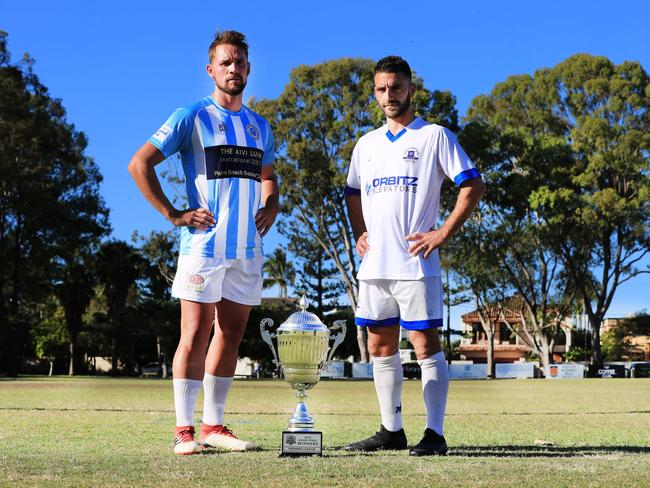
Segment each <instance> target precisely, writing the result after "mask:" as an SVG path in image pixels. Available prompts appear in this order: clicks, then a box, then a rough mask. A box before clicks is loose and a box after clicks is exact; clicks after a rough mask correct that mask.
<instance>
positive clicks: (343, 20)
mask: <svg viewBox="0 0 650 488" xmlns="http://www.w3.org/2000/svg"><path fill="white" fill-rule="evenodd" d="M0 12H1V13H0V29H2V30H5V31H7V32H8V33H9V49H10V51H11V52H12V54H13V59H14V60H17V59H19V58H20V57H21V56H22V54H23V53H25V52H28V53H29V54H30V55H31V56H32V57H33V58H34V59H35V60H36V65H35V71H36V73H37V74H38V76H39V77H40V79H41V81H42V82H43V83H44V84H45V85H46V86H47V87H48V88H49V90H50V93H51V95H52V96H54V97H57V98H61V99H62V100H63V105H64V106H65V108H66V110H67V112H68V119H69V121H71V122H72V123H74V124H75V126H76V128H77V129H79V130H81V131H83V132H85V133H86V134H87V135H88V138H89V141H90V143H89V147H88V150H87V153H88V154H89V155H90V156H92V157H93V158H94V159H95V160H96V161H97V163H98V165H99V167H100V169H101V171H102V174H103V175H104V182H103V184H102V195H103V196H104V198H105V200H106V202H107V204H108V206H109V208H110V209H111V223H112V226H113V235H114V237H116V238H119V239H125V240H129V238H130V235H131V233H132V232H133V231H134V230H138V231H139V232H141V233H145V234H146V233H148V232H149V231H150V230H153V229H166V228H168V224H167V222H166V221H165V220H164V219H163V218H162V217H161V216H160V215H159V214H157V213H156V212H155V211H154V210H153V209H152V208H150V207H149V206H148V204H147V202H146V201H145V200H144V199H143V198H142V197H141V196H140V195H139V193H138V191H137V189H136V187H135V185H134V184H133V183H132V182H131V180H130V177H129V176H128V173H127V172H126V165H127V164H128V161H129V159H130V157H131V156H132V154H133V153H134V152H135V151H136V150H137V149H138V147H139V146H140V145H141V144H142V143H143V142H144V141H146V139H147V138H148V137H149V136H150V135H151V134H152V133H153V132H155V131H156V129H157V128H158V127H159V126H160V125H161V124H162V123H163V122H164V121H165V119H166V118H167V116H168V115H169V114H170V113H171V112H172V111H173V110H174V109H175V108H176V107H179V106H182V105H186V104H188V103H190V102H192V101H194V100H196V99H198V98H200V97H202V96H204V95H206V94H209V93H210V92H211V91H212V85H211V82H210V80H209V78H208V77H207V75H206V74H205V64H206V62H207V54H206V52H207V46H208V45H209V43H210V41H211V39H212V35H213V34H214V32H215V31H216V30H217V29H236V30H241V31H242V32H244V33H245V34H246V35H247V37H248V40H249V43H250V61H251V65H252V72H251V77H250V78H249V84H248V87H247V89H246V92H245V99H248V98H250V97H252V96H255V97H257V98H275V97H277V96H278V95H279V94H280V93H281V92H282V89H283V87H284V85H285V84H286V83H287V81H288V77H289V72H290V70H291V68H292V67H295V66H298V65H301V64H315V63H319V62H322V61H326V60H330V59H336V58H340V57H367V58H372V59H378V58H380V57H382V56H385V55H387V54H399V55H401V56H403V57H404V58H406V59H407V60H408V61H409V63H410V64H411V66H412V67H413V68H414V69H415V71H416V72H417V74H418V75H420V76H421V77H422V78H424V81H425V85H426V86H427V87H428V88H430V89H441V90H442V89H448V90H451V91H452V92H453V93H454V95H455V96H456V97H457V99H458V105H457V108H458V111H459V113H460V114H461V115H462V114H464V112H465V110H466V109H467V107H468V106H469V104H470V102H471V100H472V98H473V97H474V96H476V95H479V94H482V93H487V92H489V91H490V90H491V89H492V87H493V86H494V84H495V83H497V82H499V81H503V80H504V79H505V78H507V77H508V76H509V75H512V74H521V73H533V72H534V71H535V70H536V69H537V68H540V67H545V66H552V65H555V64H557V63H558V62H560V61H562V60H563V59H565V58H566V57H568V56H570V55H571V54H574V53H577V52H586V53H590V54H595V55H603V56H607V57H609V58H610V59H611V60H612V61H614V62H615V63H620V62H622V61H625V60H635V61H639V62H641V64H642V65H643V66H644V67H645V69H646V70H650V44H649V43H648V37H647V33H648V28H647V26H648V25H650V2H644V1H628V2H620V3H617V4H612V3H611V2H603V1H598V0H596V1H594V0H592V1H571V2H567V1H563V2H560V1H547V2H522V1H506V0H504V1H496V0H493V1H491V2H486V1H472V2H460V1H459V2H453V4H452V2H439V1H422V2H389V1H383V0H376V1H372V2H368V1H353V0H347V1H339V0H332V1H328V2H282V1H276V2H262V1H258V0H249V1H243V2H216V1H208V0H203V1H199V0H186V1H183V2H172V1H168V0H159V1H156V2H152V1H137V0H136V1H133V0H131V1H121V0H117V1H110V2H97V1H91V0H85V1H81V0H61V1H58V2H52V1H30V0H13V1H10V0H0ZM278 242H279V238H278V236H277V234H275V233H274V232H272V233H271V234H270V236H269V238H268V239H266V242H265V248H266V251H267V254H268V253H269V252H270V251H271V250H272V249H273V248H274V247H275V246H276V245H277V243H278ZM649 262H650V260H646V261H645V263H646V265H647V264H648V263H649ZM648 289H650V278H648V277H647V275H645V276H643V277H640V278H637V279H635V280H632V281H631V282H629V283H627V284H625V285H623V286H622V287H621V289H620V290H619V292H618V294H617V296H616V298H615V299H614V302H613V304H612V306H611V307H610V312H609V314H608V315H609V316H621V315H625V314H628V313H631V312H634V311H638V310H641V309H644V308H650V304H649V303H648V302H649V301H650V300H649V299H648V297H649V296H650V293H648ZM470 309H471V306H470V305H467V306H460V307H455V308H454V310H453V311H452V312H453V313H452V323H456V322H457V320H458V315H459V314H460V313H465V312H467V311H470ZM454 326H455V324H454Z"/></svg>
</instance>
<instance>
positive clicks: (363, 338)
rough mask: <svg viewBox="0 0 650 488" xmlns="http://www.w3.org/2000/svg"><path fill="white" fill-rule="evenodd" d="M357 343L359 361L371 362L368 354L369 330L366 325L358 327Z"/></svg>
mask: <svg viewBox="0 0 650 488" xmlns="http://www.w3.org/2000/svg"><path fill="white" fill-rule="evenodd" d="M357 344H358V345H359V357H360V359H359V361H361V362H362V363H368V362H370V355H369V354H368V330H367V329H366V328H365V327H357Z"/></svg>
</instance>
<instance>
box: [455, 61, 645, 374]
mask: <svg viewBox="0 0 650 488" xmlns="http://www.w3.org/2000/svg"><path fill="white" fill-rule="evenodd" d="M649 103H650V81H649V79H648V75H647V74H646V72H645V71H644V70H643V68H642V67H641V66H640V65H639V64H638V63H633V62H625V63H622V64H621V65H618V66H616V65H614V64H613V63H612V62H611V61H609V60H608V59H606V58H603V57H595V56H589V55H586V54H579V55H575V56H572V57H570V58H568V59H567V60H565V61H564V62H562V63H560V64H559V65H557V66H556V67H554V68H550V69H548V68H545V69H540V70H538V71H537V72H536V73H535V75H534V76H527V75H522V76H512V77H510V78H508V79H507V80H506V81H505V82H503V83H499V84H497V86H495V88H494V90H493V91H492V93H491V94H490V95H488V96H480V97H477V98H476V99H474V101H473V102H472V107H471V108H470V110H469V112H468V120H469V121H470V122H471V124H470V130H469V131H470V132H472V131H473V132H474V133H477V132H481V131H482V132H483V133H484V134H490V135H491V136H492V141H493V142H492V144H490V145H489V148H490V150H491V156H493V157H492V158H491V159H492V161H491V162H492V163H495V162H498V164H496V166H495V167H496V168H499V170H500V171H501V173H502V175H503V177H502V178H500V179H499V180H497V181H495V183H498V185H499V186H498V188H496V191H497V192H500V195H497V196H498V197H499V198H500V200H501V204H500V207H499V209H500V210H499V212H500V213H499V215H501V216H503V218H504V219H505V218H509V217H510V215H511V214H512V215H515V216H516V215H517V214H513V212H514V210H515V209H517V208H521V207H523V208H525V209H526V213H525V214H519V218H520V219H524V218H525V219H526V220H522V222H526V221H527V222H528V223H529V224H532V225H534V226H535V229H537V232H535V233H529V232H528V231H526V232H525V233H524V234H523V237H525V238H526V239H529V244H530V245H534V246H536V249H537V251H535V252H536V253H537V255H538V256H539V258H540V261H539V262H540V264H543V263H546V264H545V265H546V266H547V267H548V269H555V270H557V271H558V272H559V274H557V275H556V276H557V277H561V278H562V280H563V281H564V282H565V283H563V284H558V286H556V287H550V288H549V290H553V289H555V290H556V291H557V292H558V296H559V297H562V296H563V297H565V298H567V296H568V295H567V293H569V294H573V293H575V295H576V296H577V298H578V299H579V301H580V302H582V304H583V305H584V307H585V311H586V313H587V315H588V316H589V321H590V323H591V328H592V331H593V362H594V363H596V364H600V363H601V362H602V357H601V352H600V337H599V330H600V323H601V322H602V320H603V318H604V316H605V313H606V312H607V310H608V309H609V306H610V304H611V301H612V299H613V297H614V294H615V292H616V290H617V288H618V286H619V285H620V284H622V283H624V282H626V281H628V280H630V279H632V278H633V277H635V276H637V275H639V274H640V273H647V272H650V269H647V268H646V269H638V268H637V265H638V263H639V262H640V261H641V260H642V259H643V258H644V257H645V256H646V255H647V253H648V250H649V249H650V237H649V233H648V218H647V216H648V213H649V210H650V198H649V196H650V172H649V171H648V158H649V157H650V153H649V151H648V149H649V148H650V132H649V131H648V130H647V128H648V126H649V125H650V112H649V111H648V105H649ZM476 129H479V130H478V131H477V130H476ZM482 139H483V140H485V137H482ZM490 150H488V151H486V153H489V152H490ZM507 202H510V203H509V204H508V203H507ZM504 208H505V209H508V210H509V212H510V213H508V212H505V211H504ZM522 230H525V229H523V228H522ZM504 238H505V239H509V236H504ZM524 244H525V242H524ZM526 247H527V248H528V245H527V244H526ZM542 253H544V258H543V260H542ZM537 269H539V268H537ZM513 271H516V270H514V269H513ZM561 288H565V292H563V291H562V289H561ZM569 289H571V292H568V290H569ZM560 302H561V304H560V305H558V304H556V305H558V306H564V305H566V303H565V302H564V300H560V301H559V302H558V303H560Z"/></svg>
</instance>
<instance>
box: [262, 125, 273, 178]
mask: <svg viewBox="0 0 650 488" xmlns="http://www.w3.org/2000/svg"><path fill="white" fill-rule="evenodd" d="M274 161H275V139H274V138H273V131H272V130H271V124H269V123H268V122H266V141H265V142H264V156H262V167H264V166H268V165H269V164H273V162H274Z"/></svg>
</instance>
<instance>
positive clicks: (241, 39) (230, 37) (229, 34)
mask: <svg viewBox="0 0 650 488" xmlns="http://www.w3.org/2000/svg"><path fill="white" fill-rule="evenodd" d="M219 44H230V45H231V46H237V47H240V48H242V49H243V50H244V52H245V53H246V59H248V43H247V42H246V36H245V35H244V34H242V33H241V32H237V31H234V30H227V31H219V32H217V33H216V34H215V35H214V39H213V40H212V43H211V44H210V48H209V49H208V56H209V57H210V62H212V58H213V57H214V49H215V48H216V47H217V46H218V45H219Z"/></svg>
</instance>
